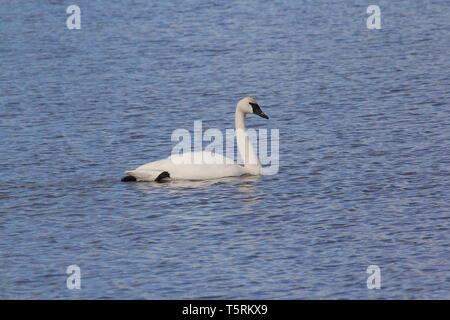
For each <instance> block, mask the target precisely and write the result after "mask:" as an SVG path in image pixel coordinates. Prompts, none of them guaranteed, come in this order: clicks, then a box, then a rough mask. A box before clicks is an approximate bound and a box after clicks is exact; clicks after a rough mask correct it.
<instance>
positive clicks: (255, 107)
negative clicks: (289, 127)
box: [250, 102, 269, 119]
mask: <svg viewBox="0 0 450 320" xmlns="http://www.w3.org/2000/svg"><path fill="white" fill-rule="evenodd" d="M250 105H251V106H252V108H253V113H254V114H257V115H258V116H260V117H261V118H264V119H269V116H268V115H266V114H265V113H264V112H262V110H261V108H260V107H259V105H258V104H257V103H253V102H250Z"/></svg>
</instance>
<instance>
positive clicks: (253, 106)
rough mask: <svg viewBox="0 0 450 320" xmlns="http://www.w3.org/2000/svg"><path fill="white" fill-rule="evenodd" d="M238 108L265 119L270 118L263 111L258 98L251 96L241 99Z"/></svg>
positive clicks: (245, 112)
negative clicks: (257, 100)
mask: <svg viewBox="0 0 450 320" xmlns="http://www.w3.org/2000/svg"><path fill="white" fill-rule="evenodd" d="M237 109H238V110H240V111H241V112H242V113H244V114H247V113H254V114H257V115H258V116H260V117H262V118H264V119H269V117H268V116H267V115H266V114H265V113H264V112H262V110H261V108H260V107H259V105H258V103H257V102H256V100H255V99H253V98H251V97H246V98H244V99H241V100H240V101H239V102H238V104H237Z"/></svg>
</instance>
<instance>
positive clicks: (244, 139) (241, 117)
mask: <svg viewBox="0 0 450 320" xmlns="http://www.w3.org/2000/svg"><path fill="white" fill-rule="evenodd" d="M235 125H236V141H237V146H238V150H239V153H240V154H241V157H242V159H243V160H244V167H245V169H246V170H247V171H248V173H250V174H253V175H259V174H261V163H260V162H259V159H258V156H257V155H256V153H255V151H254V149H253V146H252V144H251V142H250V139H249V137H248V134H247V129H246V128H245V114H244V113H243V112H242V111H241V110H239V109H238V108H236V114H235Z"/></svg>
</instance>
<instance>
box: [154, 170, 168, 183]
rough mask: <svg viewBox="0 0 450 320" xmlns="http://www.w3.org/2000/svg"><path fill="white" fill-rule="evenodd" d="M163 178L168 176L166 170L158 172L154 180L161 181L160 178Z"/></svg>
mask: <svg viewBox="0 0 450 320" xmlns="http://www.w3.org/2000/svg"><path fill="white" fill-rule="evenodd" d="M164 178H170V174H169V173H168V172H167V171H163V172H161V173H160V174H159V176H157V177H156V179H155V181H156V182H161V180H162V179H164Z"/></svg>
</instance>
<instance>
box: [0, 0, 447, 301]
mask: <svg viewBox="0 0 450 320" xmlns="http://www.w3.org/2000/svg"><path fill="white" fill-rule="evenodd" d="M74 2H75V1H74ZM375 2H376V3H375ZM375 2H374V3H368V2H367V1H362V0H354V1H299V0H286V1H262V0H260V1H250V0H249V1H234V0H232V1H226V2H225V1H194V0H191V1H170V2H168V1H167V2H165V1H144V0H141V1H102V2H99V1H85V0H77V1H76V2H75V3H68V2H61V1H20V2H17V1H1V2H0V70H1V73H0V133H1V139H0V151H1V152H0V186H1V187H0V298H6V299H11V298H21V299H30V298H32V299H44V298H47V299H97V298H104V299H110V298H114V299H179V298H187V299H190V298H207V299H210V298H223V299H228V298H230V299H268V298H273V299H378V298H384V299H393V298H402V299H403V298H408V299H409V298H412V299H420V298H425V299H429V298H438V299H449V298H450V255H449V226H450V220H449V218H450V214H449V213H450V207H449V201H450V196H449V188H450V183H449V181H450V179H449V177H450V175H449V164H450V157H449V155H450V147H449V139H450V127H449V124H450V112H449V111H450V109H449V98H450V77H449V74H450V72H449V71H450V68H449V64H450V55H449V52H450V42H449V41H450V37H449V31H450V19H449V18H450V15H449V13H450V10H449V9H450V3H449V2H448V1H445V0H435V1H419V0H417V1H401V2H398V1H394V2H393V1H384V0H377V1H375ZM70 4H77V5H78V6H79V7H80V8H81V28H82V29H81V30H68V29H67V27H66V19H67V17H68V16H69V15H68V14H66V8H67V6H69V5H70ZM369 4H377V5H379V6H380V8H381V23H382V25H381V26H382V29H381V30H368V29H367V28H366V19H367V17H368V14H366V8H367V6H368V5H369ZM247 95H250V96H253V97H255V98H256V99H257V101H258V102H259V104H260V105H261V107H262V110H263V111H264V112H266V113H267V114H268V115H269V116H270V120H264V119H261V118H258V117H256V116H252V117H248V122H247V125H248V126H249V127H253V128H259V129H260V128H268V129H279V130H280V152H279V154H280V169H279V173H278V174H277V175H275V176H264V177H260V178H255V177H253V178H251V177H247V178H232V179H224V180H220V181H212V182H206V183H186V184H176V183H163V184H157V183H122V182H120V178H122V176H123V172H124V171H125V170H128V169H133V168H135V167H137V166H139V165H141V164H144V163H146V162H149V161H153V160H157V159H160V158H164V157H166V156H168V155H169V154H170V152H171V149H172V147H173V146H174V144H175V143H173V142H172V141H171V139H170V136H171V133H172V131H173V130H175V129H177V128H186V129H188V130H189V131H191V132H192V131H193V124H194V120H199V119H202V120H203V129H204V130H206V129H208V128H219V129H221V130H225V129H226V128H233V127H234V116H233V113H234V109H235V105H236V103H237V101H238V100H239V99H240V98H242V97H244V96H247ZM74 264H75V265H78V266H79V267H80V268H81V289H80V290H69V289H68V288H67V287H66V279H67V277H68V275H67V274H66V268H67V267H68V266H69V265H74ZM369 265H377V266H379V267H380V269H381V289H379V290H368V289H367V286H366V280H367V277H368V276H369V275H368V274H367V273H366V269H367V267H368V266H369Z"/></svg>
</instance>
